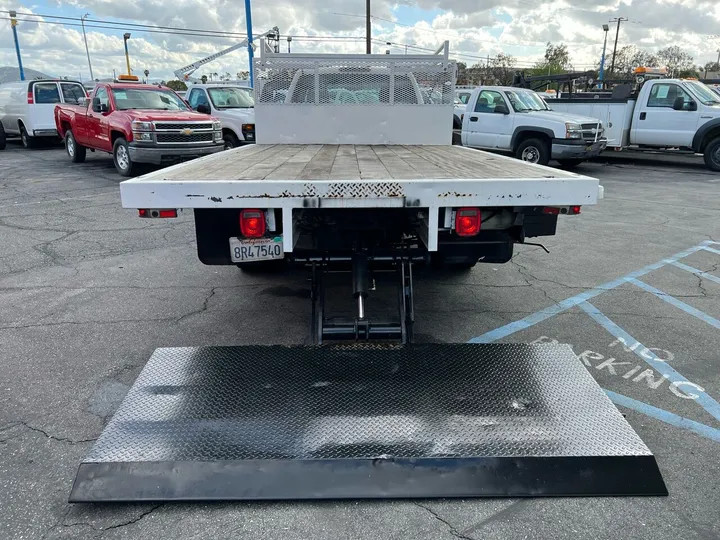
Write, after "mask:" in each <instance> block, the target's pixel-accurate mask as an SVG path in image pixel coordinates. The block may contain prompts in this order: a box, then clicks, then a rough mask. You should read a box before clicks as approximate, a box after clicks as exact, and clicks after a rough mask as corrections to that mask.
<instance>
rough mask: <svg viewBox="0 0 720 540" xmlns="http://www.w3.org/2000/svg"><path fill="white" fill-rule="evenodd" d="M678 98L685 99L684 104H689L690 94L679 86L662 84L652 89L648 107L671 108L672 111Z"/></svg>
mask: <svg viewBox="0 0 720 540" xmlns="http://www.w3.org/2000/svg"><path fill="white" fill-rule="evenodd" d="M678 97H682V98H683V103H689V102H690V101H691V100H690V94H688V93H687V92H686V91H685V90H683V89H682V88H680V86H678V85H677V84H672V83H660V84H655V85H653V87H652V88H651V89H650V96H649V97H648V102H647V106H648V107H669V108H671V109H672V107H673V104H674V103H675V99H677V98H678Z"/></svg>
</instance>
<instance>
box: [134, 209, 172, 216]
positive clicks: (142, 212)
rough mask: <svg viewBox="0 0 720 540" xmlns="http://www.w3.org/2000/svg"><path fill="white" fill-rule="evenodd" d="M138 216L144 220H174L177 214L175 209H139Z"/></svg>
mask: <svg viewBox="0 0 720 540" xmlns="http://www.w3.org/2000/svg"><path fill="white" fill-rule="evenodd" d="M138 216H139V217H144V218H176V217H178V212H177V209H175V208H171V209H167V210H156V209H154V208H153V209H149V208H139V209H138Z"/></svg>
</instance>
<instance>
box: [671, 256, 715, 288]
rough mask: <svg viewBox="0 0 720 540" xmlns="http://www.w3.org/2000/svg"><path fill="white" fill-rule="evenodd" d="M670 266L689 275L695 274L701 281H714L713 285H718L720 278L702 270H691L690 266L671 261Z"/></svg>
mask: <svg viewBox="0 0 720 540" xmlns="http://www.w3.org/2000/svg"><path fill="white" fill-rule="evenodd" d="M670 264H672V265H673V266H677V267H678V268H681V269H682V270H685V271H686V272H690V273H691V274H695V275H696V276H699V277H701V278H703V279H707V280H709V281H714V282H715V283H720V277H717V276H714V275H712V274H708V273H707V272H703V271H702V270H698V269H697V268H693V267H692V266H688V265H687V264H685V263H681V262H678V261H673V262H671V263H670Z"/></svg>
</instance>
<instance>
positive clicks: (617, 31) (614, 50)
mask: <svg viewBox="0 0 720 540" xmlns="http://www.w3.org/2000/svg"><path fill="white" fill-rule="evenodd" d="M615 21H617V30H616V31H615V46H614V47H613V57H612V62H611V63H610V75H612V74H613V73H615V55H616V54H617V42H618V36H619V35H620V23H622V22H625V21H627V19H626V18H625V17H616V18H614V19H612V20H611V21H610V22H615Z"/></svg>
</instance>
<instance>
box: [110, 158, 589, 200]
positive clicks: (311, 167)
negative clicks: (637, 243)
mask: <svg viewBox="0 0 720 540" xmlns="http://www.w3.org/2000/svg"><path fill="white" fill-rule="evenodd" d="M538 180H540V182H538ZM406 182H407V183H406ZM538 186H542V187H543V189H538ZM120 189H121V194H122V201H123V206H125V207H128V208H146V207H148V205H151V206H153V207H157V208H160V207H163V208H164V207H175V208H222V207H238V206H248V205H251V204H255V203H251V202H250V201H245V202H244V203H243V205H239V204H238V201H237V200H236V199H247V198H257V199H264V201H263V204H264V205H266V206H267V205H268V204H269V205H270V206H275V207H280V206H285V205H284V204H270V203H269V202H268V200H267V199H272V198H283V199H288V198H290V199H292V198H298V199H305V198H316V197H320V198H322V197H328V198H344V199H348V200H346V201H345V204H344V205H343V206H347V207H352V206H355V204H353V201H352V199H367V198H381V197H389V198H396V199H397V198H400V197H406V198H411V199H413V200H412V203H411V204H405V205H404V206H452V205H453V204H456V202H455V201H452V200H451V199H458V200H459V203H460V204H467V205H479V206H482V205H488V204H498V203H500V202H501V201H502V202H503V203H504V204H513V202H512V201H513V200H515V201H516V202H517V204H522V205H529V204H535V203H537V204H545V205H567V204H595V203H596V202H597V199H598V192H599V186H598V181H597V180H596V179H594V178H589V177H585V176H580V175H577V174H574V173H571V172H567V171H563V170H557V169H548V168H546V167H540V166H537V165H532V164H529V163H525V162H523V161H519V160H516V159H512V158H507V157H504V156H499V155H495V154H490V153H486V152H480V151H477V150H471V149H468V148H464V147H460V146H418V145H397V146H394V145H353V144H342V145H333V144H297V145H294V144H290V145H275V144H257V145H252V146H245V147H241V148H237V149H235V150H231V151H228V152H223V153H221V154H216V155H212V156H207V157H205V158H202V159H198V160H195V161H193V162H192V163H186V164H181V165H176V166H173V167H169V168H167V169H163V170H159V171H156V172H153V173H150V174H146V175H144V176H141V177H139V178H135V179H132V180H128V181H125V182H123V183H122V184H121V186H120ZM412 195H415V196H416V197H413V196H412ZM600 196H601V195H600ZM417 199H419V200H417ZM503 200H504V201H503ZM418 203H419V204H418ZM357 206H365V204H362V203H360V204H357ZM380 206H384V205H382V204H381V205H380ZM390 206H400V205H398V204H392V205H390Z"/></svg>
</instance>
